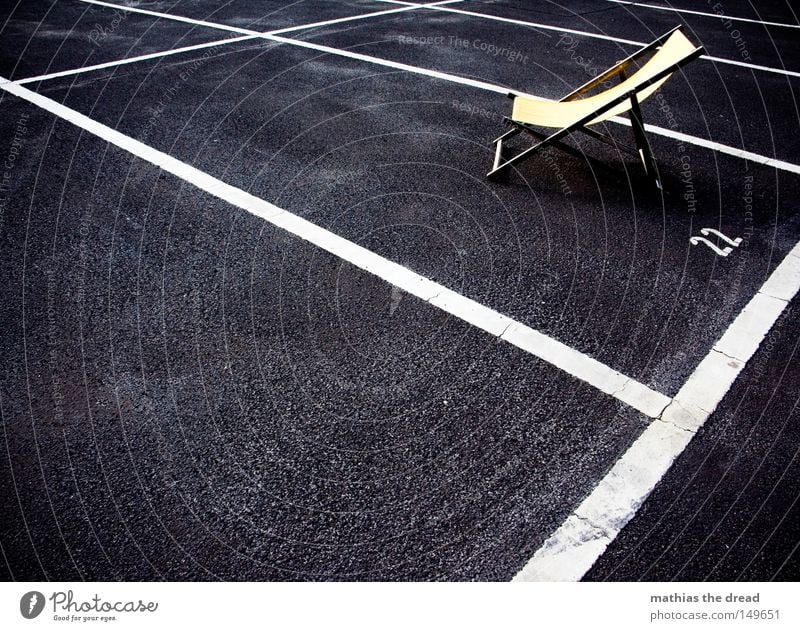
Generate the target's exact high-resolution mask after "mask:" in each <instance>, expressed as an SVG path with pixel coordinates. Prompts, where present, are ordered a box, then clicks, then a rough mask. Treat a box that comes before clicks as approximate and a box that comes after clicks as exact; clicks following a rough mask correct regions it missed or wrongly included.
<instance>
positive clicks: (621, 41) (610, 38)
mask: <svg viewBox="0 0 800 631" xmlns="http://www.w3.org/2000/svg"><path fill="white" fill-rule="evenodd" d="M378 1H379V2H388V3H391V4H399V2H398V0H378ZM420 8H426V9H430V10H433V11H444V12H446V13H457V14H459V15H468V16H471V17H476V18H481V19H484V20H492V21H494V22H506V23H508V24H516V25H518V26H527V27H529V28H532V29H541V30H544V31H556V32H557V33H569V34H570V35H579V36H581V37H589V38H592V39H602V40H606V41H608V42H615V43H617V44H627V45H629V46H645V45H646V44H647V42H637V41H635V40H632V39H625V38H622V37H614V36H613V35H603V34H602V33H590V32H588V31H579V30H577V29H570V28H563V27H560V26H551V25H549V24H540V23H539V22H530V21H527V20H512V19H510V18H504V17H500V16H497V15H490V14H488V13H478V12H476V11H466V10H464V9H454V8H453V7H438V6H435V5H432V4H431V5H420ZM700 59H705V60H707V61H713V62H715V63H720V64H728V65H731V66H741V67H743V68H750V69H751V70H759V71H762V72H774V73H777V74H782V75H786V76H789V77H800V72H796V71H794V70H786V69H785V68H774V67H773V66H762V65H759V64H751V63H748V62H746V61H738V60H736V59H728V58H726V57H714V56H712V55H702V56H701V57H700Z"/></svg>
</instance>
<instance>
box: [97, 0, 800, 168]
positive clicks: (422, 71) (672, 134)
mask: <svg viewBox="0 0 800 631" xmlns="http://www.w3.org/2000/svg"><path fill="white" fill-rule="evenodd" d="M81 1H82V2H92V3H95V4H103V5H105V6H110V7H114V8H117V9H119V10H121V11H127V10H130V8H129V7H126V6H123V5H116V4H110V3H108V2H100V0H81ZM387 1H391V2H398V0H387ZM413 6H414V7H416V8H419V7H426V6H433V5H413ZM136 11H139V12H141V11H143V9H136ZM147 13H148V14H151V15H153V16H155V17H160V18H165V19H169V18H171V17H174V16H171V15H169V14H166V13H157V12H155V11H147ZM478 15H481V14H478ZM181 19H185V18H181ZM206 24H208V23H206ZM220 28H222V29H228V27H226V26H224V25H223V26H220ZM256 35H258V36H259V37H263V38H264V39H268V40H272V41H276V42H280V43H282V44H287V45H290V46H298V47H300V48H308V49H310V50H316V51H319V52H325V53H329V54H331V55H337V56H339V57H347V58H349V59H356V60H358V61H363V62H366V63H370V64H375V65H379V66H385V67H387V68H394V69H397V70H403V71H406V72H411V73H414V74H418V75H423V76H426V77H432V78H434V79H442V80H444V81H450V82H452V83H458V84H460V85H466V86H470V87H473V88H479V89H481V90H487V91H489V92H496V93H498V94H507V93H508V92H509V91H512V90H511V89H510V88H508V87H504V86H500V85H495V84H492V83H488V82H486V81H478V80H476V79H468V78H466V77H460V76H458V75H453V74H449V73H447V72H439V71H437V70H429V69H427V68H420V67H418V66H411V65H408V64H403V63H399V62H396V61H389V60H388V59H381V58H380V57H373V56H371V55H363V54H361V53H354V52H352V51H349V50H342V49H339V48H333V47H331V46H323V45H322V44H313V43H311V42H306V41H302V40H296V39H291V38H287V37H281V36H280V35H269V34H265V33H256ZM513 91H514V92H515V93H517V94H522V95H524V96H528V97H530V98H533V99H541V97H538V96H536V95H534V94H527V93H524V92H520V91H519V90H513ZM542 100H543V99H542ZM610 120H611V121H612V122H615V123H618V124H622V125H628V126H630V124H631V123H630V121H629V120H627V119H625V118H621V117H619V116H617V117H614V118H612V119H610ZM645 126H646V128H647V130H648V131H650V132H651V133H653V134H657V135H659V136H664V137H665V138H671V139H673V140H679V141H681V142H685V143H689V144H693V145H696V146H698V147H704V148H706V149H711V150H713V151H717V152H719V153H724V154H727V155H730V156H734V157H737V158H744V159H747V160H751V161H753V162H755V163H758V164H763V165H767V166H770V167H774V168H776V169H780V170H782V171H789V172H791V173H798V174H800V165H797V164H794V163H791V162H786V161H783V160H778V159H777V158H771V157H769V156H763V155H760V154H757V153H752V152H750V151H745V150H744V149H739V148H738V147H731V146H729V145H723V144H721V143H717V142H714V141H711V140H706V139H705V138H698V137H697V136H690V135H689V134H683V133H681V132H677V131H674V130H671V129H665V128H663V127H658V126H656V125H649V124H647V125H645Z"/></svg>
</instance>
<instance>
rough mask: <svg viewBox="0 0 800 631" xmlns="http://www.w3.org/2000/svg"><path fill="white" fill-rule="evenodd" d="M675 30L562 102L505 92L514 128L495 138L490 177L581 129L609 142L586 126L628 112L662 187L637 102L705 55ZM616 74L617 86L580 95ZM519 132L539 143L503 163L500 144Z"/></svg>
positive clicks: (646, 160) (644, 159)
mask: <svg viewBox="0 0 800 631" xmlns="http://www.w3.org/2000/svg"><path fill="white" fill-rule="evenodd" d="M679 29H680V27H675V28H674V29H672V30H671V31H669V32H668V33H666V34H665V35H662V36H661V37H659V38H658V39H656V40H655V41H654V42H652V43H651V44H648V45H647V46H645V47H644V48H642V49H641V50H640V51H638V52H636V53H634V54H633V55H631V56H630V57H628V58H627V59H624V60H622V61H621V62H619V63H617V64H616V65H614V66H612V67H611V68H610V69H609V70H607V71H606V72H604V73H602V74H600V75H599V76H597V77H595V78H594V79H592V80H591V81H589V82H587V83H586V84H584V85H582V86H581V87H579V88H578V89H577V90H574V91H573V92H571V93H570V94H568V95H567V96H565V97H564V98H562V99H561V100H560V101H549V100H545V99H536V98H531V97H529V96H524V95H517V94H509V96H510V97H512V98H513V99H514V105H513V108H512V112H511V116H510V118H509V117H507V118H506V119H505V120H506V122H507V123H509V124H510V125H511V126H512V127H513V129H512V130H511V131H510V132H507V133H505V134H503V135H502V136H500V137H499V138H497V139H496V140H495V141H494V142H495V145H496V149H495V160H494V165H493V167H492V170H491V171H490V172H489V173H488V176H489V177H493V176H495V175H497V174H499V173H501V172H503V171H505V170H506V169H508V168H509V167H511V166H512V165H513V164H517V163H519V162H521V161H522V160H524V159H527V158H528V157H530V156H531V155H532V154H533V153H535V152H536V151H538V150H540V149H543V148H544V147H545V146H547V145H549V144H553V143H554V142H556V141H558V140H559V139H560V138H561V137H563V136H566V135H567V134H569V133H571V132H573V131H582V132H584V133H588V134H589V135H591V136H592V137H594V138H597V139H598V140H601V141H604V142H610V141H609V139H608V138H607V137H606V136H604V135H603V134H600V133H599V132H596V131H594V130H590V129H589V127H590V126H591V125H596V124H598V123H601V122H603V121H607V120H608V119H610V118H612V117H614V116H619V115H620V114H625V113H628V112H630V114H631V123H632V127H633V132H634V138H635V140H636V145H637V149H638V155H639V157H640V158H641V160H642V162H643V164H644V167H645V170H646V171H647V173H648V175H649V176H650V177H651V178H652V179H653V180H654V183H655V184H656V185H657V186H658V187H659V188H660V187H661V183H660V181H659V179H658V175H657V173H656V170H655V161H654V160H653V158H652V154H651V152H650V147H649V144H648V143H647V139H646V136H645V135H644V123H643V121H642V119H641V111H640V109H639V103H641V101H643V100H644V99H646V98H648V97H649V96H651V95H652V94H653V93H654V92H656V90H658V89H659V88H660V87H661V86H662V85H663V83H664V82H665V81H667V80H668V79H669V77H670V76H671V75H672V73H673V72H674V71H675V70H677V69H678V68H680V67H681V66H683V65H685V64H686V63H688V62H689V61H691V60H692V59H695V58H696V57H698V56H700V55H701V54H702V53H703V49H702V47H697V46H695V45H694V44H692V42H690V41H689V40H688V39H687V38H686V36H684V35H683V33H681V31H680V30H679ZM648 53H652V56H651V57H650V59H649V60H647V62H645V63H644V64H643V65H642V66H641V67H640V68H639V69H638V70H637V71H636V72H634V73H633V74H631V75H630V76H627V75H626V70H627V69H628V68H629V67H630V66H631V65H632V64H633V63H634V62H636V61H637V60H638V59H640V58H641V57H643V56H645V55H647V54H648ZM614 76H619V77H620V79H621V81H620V82H619V83H618V84H616V85H614V86H612V87H610V88H608V89H606V90H604V91H602V92H600V93H597V94H593V95H591V96H586V97H583V95H584V94H586V93H587V92H589V91H590V90H592V89H593V88H596V87H597V86H598V85H600V84H601V83H604V82H606V81H608V80H609V79H610V78H612V77H614ZM532 127H549V128H555V129H558V130H559V131H557V132H556V133H555V134H551V135H550V136H548V137H544V138H542V136H543V135H542V134H540V133H538V132H536V131H535V130H533V129H532ZM520 132H527V133H529V134H530V135H532V136H534V137H535V138H537V140H539V141H540V142H539V143H537V144H536V145H534V146H533V147H531V148H529V149H527V150H525V151H523V152H521V153H519V154H517V155H516V156H514V157H513V158H511V159H510V160H507V161H505V162H503V161H502V149H503V142H504V141H506V140H508V139H509V138H511V137H512V136H514V135H516V134H517V133H520ZM611 144H614V143H611Z"/></svg>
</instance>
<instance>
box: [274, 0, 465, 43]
mask: <svg viewBox="0 0 800 631" xmlns="http://www.w3.org/2000/svg"><path fill="white" fill-rule="evenodd" d="M456 2H463V0H442V1H441V2H433V3H431V5H436V6H442V5H446V4H454V3H456ZM421 6H423V5H416V4H407V5H405V6H403V7H402V8H400V9H387V10H386V11H376V12H373V13H364V14H363V15H355V16H350V17H344V18H335V19H332V20H325V21H323V22H313V23H311V24H298V25H297V26H287V27H286V28H282V29H278V30H276V31H269V32H268V33H269V34H270V35H280V34H282V33H291V32H292V31H303V30H306V29H312V28H318V27H320V26H331V25H333V24H341V23H342V22H353V21H355V20H365V19H368V18H377V17H381V16H383V15H392V14H394V13H402V12H404V11H414V10H416V9H419V8H420V7H421Z"/></svg>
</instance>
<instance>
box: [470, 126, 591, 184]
mask: <svg viewBox="0 0 800 631" xmlns="http://www.w3.org/2000/svg"><path fill="white" fill-rule="evenodd" d="M576 127H577V124H575V125H570V126H569V127H564V128H562V129H559V130H558V131H557V132H555V133H554V134H551V135H550V136H547V137H546V138H545V139H544V140H541V141H540V142H537V143H536V144H535V145H533V146H532V147H529V148H528V149H525V151H521V152H519V153H518V154H517V155H515V156H514V157H513V158H509V159H508V160H506V161H505V162H503V163H502V164H501V163H500V159H501V158H500V150H499V149H498V151H497V152H496V153H495V162H494V166H493V167H492V170H491V171H489V172H488V173H487V174H486V177H488V178H493V177H496V176H498V175H500V174H501V173H502V172H503V171H505V170H507V169H509V168H510V167H511V166H513V165H515V164H519V163H520V162H522V161H523V160H526V159H527V158H529V157H530V156H531V155H533V154H534V153H536V152H537V151H539V150H540V149H543V148H544V147H546V146H548V145H551V144H553V143H555V142H556V141H557V140H559V139H560V138H563V137H564V136H566V135H567V134H569V133H570V132H572V131H574V130H575V128H576ZM512 131H516V132H517V133H519V132H521V131H524V130H523V129H520V128H515V129H514V130H512ZM504 136H506V134H503V136H500V138H498V139H497V140H498V141H500V140H502V139H503V137H504Z"/></svg>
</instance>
